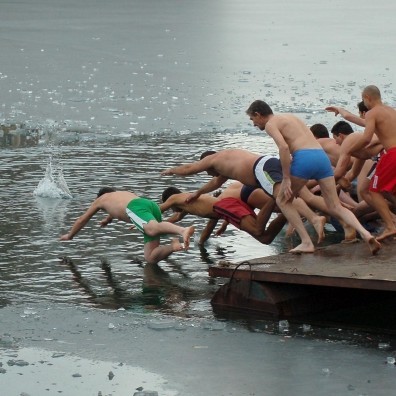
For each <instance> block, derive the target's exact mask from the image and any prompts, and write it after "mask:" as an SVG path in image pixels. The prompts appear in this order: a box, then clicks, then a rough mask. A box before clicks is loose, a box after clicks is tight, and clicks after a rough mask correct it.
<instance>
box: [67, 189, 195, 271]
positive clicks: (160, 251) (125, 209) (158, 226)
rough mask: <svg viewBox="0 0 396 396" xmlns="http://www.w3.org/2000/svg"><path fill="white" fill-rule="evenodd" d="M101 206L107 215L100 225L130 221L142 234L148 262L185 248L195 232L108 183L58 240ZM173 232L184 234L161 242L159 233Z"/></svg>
mask: <svg viewBox="0 0 396 396" xmlns="http://www.w3.org/2000/svg"><path fill="white" fill-rule="evenodd" d="M99 210H104V211H105V212H107V213H108V216H107V217H106V218H105V219H103V220H102V221H101V222H100V225H101V227H105V226H106V225H107V224H109V223H111V222H112V221H113V219H117V220H121V221H124V222H126V223H133V224H134V225H135V226H136V228H137V229H138V230H139V231H140V232H142V233H143V235H144V258H145V260H146V261H147V262H148V263H150V264H156V263H158V262H159V261H161V260H163V259H165V258H167V257H168V256H169V255H170V254H172V253H173V252H177V251H180V250H187V249H188V248H189V245H190V238H191V237H192V235H193V234H194V227H193V226H190V227H180V226H178V225H176V224H172V223H169V222H168V221H162V216H161V211H160V209H159V207H158V205H157V204H156V203H155V202H153V201H150V200H149V199H146V198H141V197H139V196H137V195H136V194H134V193H132V192H129V191H116V190H115V189H113V188H110V187H103V188H101V189H100V190H99V193H98V196H97V198H96V199H95V201H94V202H93V203H92V204H91V206H90V207H89V208H88V210H87V211H86V212H85V213H84V214H83V215H82V216H80V217H79V218H78V219H77V220H76V221H75V223H74V224H73V226H72V228H71V229H70V231H69V232H68V233H67V234H64V235H62V236H61V237H60V240H61V241H68V240H71V239H73V238H74V236H75V235H76V234H77V233H78V232H79V231H80V230H81V229H82V228H83V227H84V226H85V225H86V224H87V223H88V221H89V220H90V219H91V217H92V216H93V215H95V213H97V212H98V211H99ZM162 234H175V235H180V236H181V237H182V238H183V244H184V246H183V245H182V244H181V243H180V241H179V238H173V239H172V241H171V243H170V244H168V245H160V235H162Z"/></svg>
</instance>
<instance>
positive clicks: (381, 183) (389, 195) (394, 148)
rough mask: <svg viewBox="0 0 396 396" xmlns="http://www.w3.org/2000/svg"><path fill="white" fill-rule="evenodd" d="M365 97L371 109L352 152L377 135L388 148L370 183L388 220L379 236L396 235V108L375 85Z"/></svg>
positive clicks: (365, 91) (374, 202) (375, 202)
mask: <svg viewBox="0 0 396 396" xmlns="http://www.w3.org/2000/svg"><path fill="white" fill-rule="evenodd" d="M362 99H363V102H364V104H365V106H366V107H367V108H368V109H369V111H368V112H367V113H366V116H365V129H364V132H363V134H362V136H361V138H360V139H359V140H357V141H356V142H354V144H353V145H352V146H351V151H357V150H360V149H362V148H363V147H366V146H368V145H370V143H371V141H372V138H373V136H374V135H376V136H377V137H378V139H379V141H380V143H381V144H382V146H383V147H384V149H385V154H383V155H382V156H381V158H380V160H379V162H378V165H377V168H376V172H375V175H374V176H373V178H372V179H371V184H370V194H371V197H372V202H371V204H372V205H373V207H374V209H376V210H377V212H378V213H379V215H380V216H381V218H382V220H383V221H384V223H385V229H384V231H383V232H382V233H381V235H380V236H379V237H378V239H380V240H383V239H386V238H389V237H393V236H394V235H396V226H395V224H394V222H393V218H392V212H391V210H390V208H389V205H388V202H387V201H389V202H391V203H392V205H394V206H395V205H396V196H395V194H396V174H395V166H396V133H395V130H396V111H395V109H394V108H392V107H390V106H387V105H385V104H383V103H382V99H381V92H380V90H379V89H378V87H376V86H375V85H368V86H367V87H365V88H364V89H363V92H362Z"/></svg>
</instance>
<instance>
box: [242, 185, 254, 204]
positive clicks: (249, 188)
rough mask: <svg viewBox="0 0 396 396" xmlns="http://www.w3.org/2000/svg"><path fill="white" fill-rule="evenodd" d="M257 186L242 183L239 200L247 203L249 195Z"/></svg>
mask: <svg viewBox="0 0 396 396" xmlns="http://www.w3.org/2000/svg"><path fill="white" fill-rule="evenodd" d="M257 188H258V187H256V186H247V185H245V184H244V185H243V186H242V188H241V201H242V202H245V203H246V204H247V203H248V200H249V197H250V195H251V194H252V192H253V191H254V190H256V189H257Z"/></svg>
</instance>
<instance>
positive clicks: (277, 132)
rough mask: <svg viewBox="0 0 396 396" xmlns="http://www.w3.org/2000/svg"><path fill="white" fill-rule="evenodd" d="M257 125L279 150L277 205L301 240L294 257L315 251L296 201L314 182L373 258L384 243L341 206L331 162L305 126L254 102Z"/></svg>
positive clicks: (252, 110) (330, 208) (332, 211)
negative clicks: (357, 233) (280, 170)
mask: <svg viewBox="0 0 396 396" xmlns="http://www.w3.org/2000/svg"><path fill="white" fill-rule="evenodd" d="M246 113H247V115H248V116H249V117H250V119H251V121H252V122H253V125H254V126H256V127H258V128H259V129H260V130H265V131H266V132H267V133H268V135H269V136H271V137H272V139H273V140H274V141H275V143H276V145H277V146H278V148H279V155H280V161H281V164H282V170H283V181H282V185H281V187H280V191H279V194H278V196H277V199H276V202H277V205H278V207H279V208H280V209H281V211H282V213H283V214H284V215H285V216H286V218H287V219H288V221H289V222H290V224H291V225H292V226H293V227H294V228H295V229H296V231H297V233H298V235H299V236H300V238H301V244H300V245H298V246H297V247H296V248H294V249H292V250H291V252H292V253H312V252H313V251H314V250H315V247H314V245H313V243H312V240H311V238H310V237H309V234H308V232H307V231H306V229H305V227H304V224H303V222H302V220H301V217H300V215H299V214H298V212H297V210H296V209H295V208H294V207H293V205H292V201H293V199H294V197H295V196H296V195H297V194H298V193H299V192H300V190H301V189H302V188H303V187H305V185H306V183H307V182H308V180H310V179H315V180H317V181H318V183H319V186H320V189H321V192H322V196H323V198H324V200H325V202H326V206H327V211H328V212H329V213H330V214H331V215H332V216H334V217H336V218H337V219H339V220H341V221H343V222H345V223H346V224H347V225H349V226H351V227H353V228H354V229H355V230H356V231H357V232H359V234H360V235H361V237H362V238H363V240H364V241H365V242H366V243H367V244H368V246H369V248H370V251H371V253H372V254H376V253H377V252H378V250H379V249H380V248H381V245H380V243H379V242H378V241H377V240H376V239H375V238H374V237H373V236H372V235H371V234H370V233H369V232H368V231H367V230H366V229H365V228H364V227H363V226H362V225H361V224H360V223H359V221H358V220H357V218H356V217H355V215H354V214H353V213H352V212H351V211H350V210H348V209H346V208H345V207H343V206H342V205H341V203H340V200H339V198H338V195H337V189H336V184H335V180H334V173H333V170H332V167H331V163H330V160H329V158H328V156H327V155H326V153H325V152H324V150H323V149H322V147H321V146H320V144H319V143H318V142H317V140H316V139H315V137H314V136H313V134H312V132H311V131H310V130H309V128H308V127H307V126H306V125H305V123H304V122H303V121H302V120H300V119H299V118H297V117H296V116H294V115H292V114H280V115H274V113H273V111H272V109H271V108H270V106H268V104H267V103H265V102H264V101H262V100H256V101H254V102H253V103H252V104H251V105H250V106H249V108H248V109H247V110H246Z"/></svg>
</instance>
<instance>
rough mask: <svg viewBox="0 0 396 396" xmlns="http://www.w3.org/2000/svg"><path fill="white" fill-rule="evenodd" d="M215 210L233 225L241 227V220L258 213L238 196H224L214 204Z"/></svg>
mask: <svg viewBox="0 0 396 396" xmlns="http://www.w3.org/2000/svg"><path fill="white" fill-rule="evenodd" d="M213 211H214V212H215V213H216V214H218V215H219V216H220V218H222V219H224V220H226V221H228V222H229V223H230V224H232V225H233V226H235V227H237V228H240V224H241V220H242V219H243V218H244V217H245V216H254V217H256V213H255V212H254V210H253V209H252V208H251V207H250V206H249V205H247V204H246V203H245V202H243V201H241V200H240V199H237V198H232V197H229V198H224V199H221V200H220V201H218V202H216V203H215V204H214V205H213Z"/></svg>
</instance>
